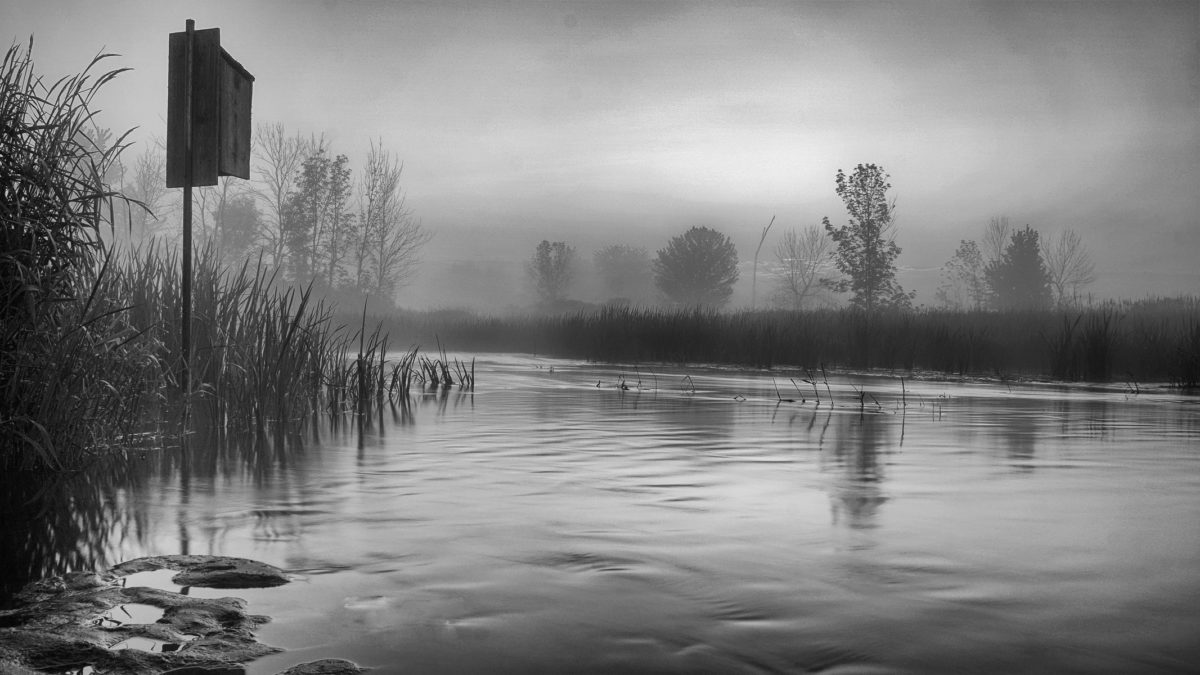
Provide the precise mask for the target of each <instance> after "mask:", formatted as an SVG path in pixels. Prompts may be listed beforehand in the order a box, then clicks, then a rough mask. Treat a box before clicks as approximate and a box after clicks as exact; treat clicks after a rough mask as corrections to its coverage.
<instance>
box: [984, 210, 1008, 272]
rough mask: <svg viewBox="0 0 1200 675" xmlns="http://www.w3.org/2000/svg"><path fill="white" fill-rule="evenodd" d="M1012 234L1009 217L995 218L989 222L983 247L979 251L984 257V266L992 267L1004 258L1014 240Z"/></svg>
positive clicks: (985, 230)
mask: <svg viewBox="0 0 1200 675" xmlns="http://www.w3.org/2000/svg"><path fill="white" fill-rule="evenodd" d="M1012 232H1013V229H1012V225H1011V224H1009V222H1008V216H995V217H993V218H992V219H991V220H990V221H988V224H987V227H985V228H983V240H982V242H983V245H982V247H981V248H980V251H979V252H980V254H981V255H982V256H983V263H984V265H992V264H994V263H996V262H998V261H999V260H1000V258H1001V257H1003V256H1004V251H1005V249H1007V248H1008V244H1009V241H1010V240H1011V238H1012Z"/></svg>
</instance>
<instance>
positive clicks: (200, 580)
mask: <svg viewBox="0 0 1200 675" xmlns="http://www.w3.org/2000/svg"><path fill="white" fill-rule="evenodd" d="M158 569H171V570H179V574H176V575H175V576H174V577H172V578H171V582H172V583H174V584H177V585H179V586H203V587H205V588H270V587H273V586H282V585H283V584H286V583H288V582H289V581H290V579H288V576H287V574H286V573H284V571H283V570H281V569H279V568H278V567H275V566H273V565H268V564H266V563H262V562H258V561H257V560H249V559H247V558H229V557H224V556H207V555H165V556H152V557H149V558H138V559H136V560H130V561H127V562H123V563H121V564H119V565H114V566H113V568H112V569H111V570H109V572H108V574H109V575H111V576H113V577H114V578H119V577H123V576H126V575H130V574H135V573H138V572H148V571H151V570H158Z"/></svg>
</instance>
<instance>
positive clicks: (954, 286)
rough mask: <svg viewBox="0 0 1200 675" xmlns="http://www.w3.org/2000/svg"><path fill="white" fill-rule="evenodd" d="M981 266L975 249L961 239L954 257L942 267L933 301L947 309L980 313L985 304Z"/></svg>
mask: <svg viewBox="0 0 1200 675" xmlns="http://www.w3.org/2000/svg"><path fill="white" fill-rule="evenodd" d="M984 270H985V263H984V260H983V254H982V253H981V252H980V251H979V245H978V244H976V243H975V242H974V241H971V240H968V239H963V240H961V241H960V242H959V244H958V249H956V250H955V251H954V257H953V258H951V259H950V260H949V261H948V262H947V263H946V264H945V265H942V272H941V277H942V283H941V284H940V285H939V286H938V289H937V299H938V301H939V302H940V303H941V304H942V306H943V307H947V308H949V309H983V307H984V306H985V305H986V304H987V301H988V285H987V277H986V276H985V274H984Z"/></svg>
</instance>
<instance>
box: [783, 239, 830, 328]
mask: <svg viewBox="0 0 1200 675" xmlns="http://www.w3.org/2000/svg"><path fill="white" fill-rule="evenodd" d="M829 241H830V240H829V237H827V236H826V235H825V233H824V232H823V231H821V228H819V227H817V226H816V225H810V226H809V227H806V228H805V229H804V230H794V229H793V230H788V231H787V232H784V233H783V239H781V240H780V242H779V244H778V245H777V246H776V247H775V257H776V258H777V259H778V261H779V276H778V277H777V278H776V288H775V303H776V304H777V305H779V306H781V307H787V308H789V309H801V308H802V307H804V305H805V303H808V302H811V301H812V300H813V298H814V297H815V296H816V295H817V292H818V291H819V290H820V289H821V283H820V282H821V279H820V276H819V275H820V273H821V270H822V269H824V268H825V266H826V265H827V263H828V261H829Z"/></svg>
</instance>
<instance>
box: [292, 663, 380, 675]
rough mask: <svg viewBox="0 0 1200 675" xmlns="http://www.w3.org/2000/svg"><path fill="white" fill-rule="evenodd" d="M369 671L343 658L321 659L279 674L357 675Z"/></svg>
mask: <svg viewBox="0 0 1200 675" xmlns="http://www.w3.org/2000/svg"><path fill="white" fill-rule="evenodd" d="M365 672H367V671H366V670H365V669H363V668H359V667H358V666H357V665H356V664H354V663H353V662H350V661H345V660H343V659H321V660H320V661H309V662H308V663H301V664H300V665H298V666H292V667H291V668H288V669H287V670H285V671H283V672H282V673H279V675H357V674H358V673H365Z"/></svg>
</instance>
